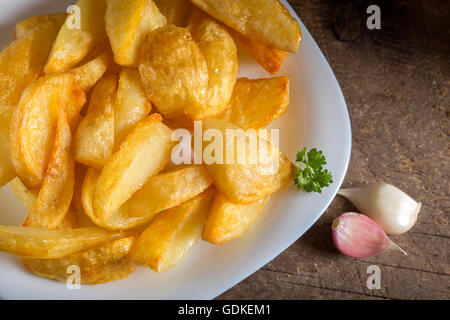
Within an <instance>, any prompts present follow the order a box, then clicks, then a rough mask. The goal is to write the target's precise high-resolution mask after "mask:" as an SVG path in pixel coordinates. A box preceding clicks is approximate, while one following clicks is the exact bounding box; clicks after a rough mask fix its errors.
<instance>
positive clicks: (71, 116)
mask: <svg viewBox="0 0 450 320" xmlns="http://www.w3.org/2000/svg"><path fill="white" fill-rule="evenodd" d="M85 102H86V97H85V95H84V92H83V90H81V89H80V87H79V86H78V83H77V81H76V77H75V75H74V74H71V73H61V74H60V73H55V74H50V75H47V76H44V77H42V78H39V79H38V80H36V81H34V82H33V83H32V84H30V85H29V86H28V87H27V88H26V89H25V91H24V93H23V95H22V98H21V99H20V102H19V105H18V106H17V108H16V110H15V111H14V114H13V117H12V120H11V124H10V129H9V133H10V134H9V141H10V149H11V159H12V163H13V165H14V168H15V170H16V173H17V175H18V176H19V177H20V178H21V180H22V181H23V182H24V183H25V185H26V186H27V187H28V188H31V189H33V188H36V187H39V186H40V185H41V183H42V180H43V179H44V174H45V170H46V169H47V165H48V161H49V159H50V155H51V150H52V146H53V140H54V136H55V130H56V123H57V121H58V110H59V108H64V111H65V112H66V114H67V118H68V120H69V124H70V126H71V128H74V127H75V125H76V124H77V123H78V119H79V117H80V115H79V113H80V110H81V108H82V107H83V105H84V104H85Z"/></svg>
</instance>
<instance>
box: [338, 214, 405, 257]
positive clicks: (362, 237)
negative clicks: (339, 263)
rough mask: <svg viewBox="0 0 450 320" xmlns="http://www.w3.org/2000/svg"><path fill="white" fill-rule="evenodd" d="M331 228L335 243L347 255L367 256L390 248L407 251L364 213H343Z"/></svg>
mask: <svg viewBox="0 0 450 320" xmlns="http://www.w3.org/2000/svg"><path fill="white" fill-rule="evenodd" d="M331 230H332V237H333V242H334V245H335V246H336V248H337V249H338V250H339V251H340V252H342V253H343V254H344V255H346V256H349V257H352V258H366V257H371V256H374V255H377V254H379V253H381V252H383V251H385V250H386V249H390V248H393V249H397V250H399V251H401V252H403V253H404V254H405V255H406V252H405V251H404V250H403V249H401V248H400V247H399V246H398V245H396V244H395V243H394V242H392V241H391V240H390V239H389V237H388V236H387V235H386V233H385V232H384V231H383V229H381V227H380V226H379V225H377V224H376V223H375V222H374V221H373V220H372V219H370V218H369V217H366V216H364V215H362V214H359V213H354V212H348V213H344V214H342V215H341V216H340V217H338V218H336V219H335V220H334V221H333V224H332V226H331Z"/></svg>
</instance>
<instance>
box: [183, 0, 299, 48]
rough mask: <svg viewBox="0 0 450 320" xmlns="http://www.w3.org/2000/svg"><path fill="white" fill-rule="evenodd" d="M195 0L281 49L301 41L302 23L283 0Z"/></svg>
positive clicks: (233, 25) (240, 29)
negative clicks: (300, 24) (285, 5)
mask: <svg viewBox="0 0 450 320" xmlns="http://www.w3.org/2000/svg"><path fill="white" fill-rule="evenodd" d="M191 1H192V2H193V3H194V4H195V5H197V6H198V7H199V8H200V9H202V10H204V11H206V12H207V13H208V14H210V15H211V16H213V17H214V18H216V19H218V20H220V21H222V22H224V23H225V24H226V25H228V26H229V27H231V28H233V29H234V30H236V31H238V32H240V33H242V34H244V35H245V36H247V37H248V38H250V39H256V40H258V41H261V42H262V43H265V44H266V45H268V46H271V47H274V48H276V49H279V50H284V51H289V52H297V50H298V47H299V45H300V41H301V32H300V26H299V25H298V22H297V21H296V20H295V19H294V18H293V17H292V16H291V14H290V13H289V11H288V10H287V9H286V7H284V6H283V4H282V3H281V2H280V1H279V0H228V1H223V0H191Z"/></svg>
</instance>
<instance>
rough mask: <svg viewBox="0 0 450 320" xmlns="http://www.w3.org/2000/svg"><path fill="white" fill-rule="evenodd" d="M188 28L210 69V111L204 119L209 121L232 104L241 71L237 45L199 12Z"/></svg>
mask: <svg viewBox="0 0 450 320" xmlns="http://www.w3.org/2000/svg"><path fill="white" fill-rule="evenodd" d="M189 26H190V30H191V33H192V36H193V37H194V40H195V41H196V42H197V43H198V46H199V48H200V51H201V52H202V53H203V56H204V57H205V59H206V64H207V66H208V72H209V85H208V94H207V98H206V103H207V105H208V110H206V111H205V112H204V113H203V117H205V118H209V117H212V116H215V115H218V114H219V113H221V112H222V111H223V110H225V108H226V107H227V106H228V103H229V102H230V99H231V94H232V93H233V87H234V85H235V83H236V79H237V74H238V69H239V61H238V56H237V49H236V44H235V43H234V40H233V38H232V37H231V35H230V34H229V33H228V31H227V28H226V27H224V26H223V25H221V24H219V23H218V22H216V21H215V20H213V19H212V18H210V17H208V16H207V15H206V14H204V13H203V12H202V11H200V10H199V9H196V10H195V11H194V14H193V15H192V17H191V20H190V23H189Z"/></svg>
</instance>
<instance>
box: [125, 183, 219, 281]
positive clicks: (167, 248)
mask: <svg viewBox="0 0 450 320" xmlns="http://www.w3.org/2000/svg"><path fill="white" fill-rule="evenodd" d="M213 194H214V189H208V190H206V191H205V192H203V193H202V194H201V195H199V196H197V197H195V198H193V199H191V200H189V201H187V202H185V203H183V204H181V205H179V206H177V207H175V208H172V209H169V210H167V211H165V212H164V213H162V214H161V215H160V216H159V217H157V218H156V219H155V221H153V222H152V224H150V226H148V227H147V229H145V231H144V232H143V233H142V234H141V235H140V236H139V238H138V239H137V240H136V242H135V244H134V245H133V247H132V249H131V252H130V259H131V260H132V261H134V262H136V263H138V264H141V265H145V266H148V267H150V268H151V269H153V270H154V271H156V272H163V271H166V270H167V269H170V268H172V267H173V266H175V265H176V264H177V263H179V262H180V261H181V260H182V259H183V258H184V257H185V256H186V255H187V254H188V252H189V250H190V249H191V248H192V246H194V245H195V244H196V243H197V242H198V240H199V239H200V235H201V232H202V228H203V225H204V223H205V219H206V216H207V215H208V212H209V207H210V204H211V200H212V196H213Z"/></svg>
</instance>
